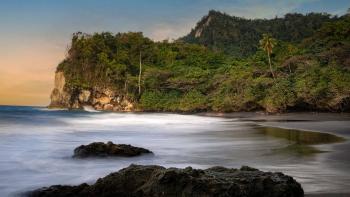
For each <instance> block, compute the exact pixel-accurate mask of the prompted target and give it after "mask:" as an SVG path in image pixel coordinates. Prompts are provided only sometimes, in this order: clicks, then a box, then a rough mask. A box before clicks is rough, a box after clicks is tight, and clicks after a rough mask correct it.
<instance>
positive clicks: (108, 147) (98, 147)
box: [73, 142, 152, 158]
mask: <svg viewBox="0 0 350 197" xmlns="http://www.w3.org/2000/svg"><path fill="white" fill-rule="evenodd" d="M144 153H152V152H151V151H150V150H147V149H144V148H139V147H134V146H131V145H127V144H113V142H107V144H105V143H103V142H93V143H91V144H88V145H81V146H79V147H77V148H76V149H74V155H73V157H79V158H85V157H107V156H122V157H133V156H139V155H141V154H144Z"/></svg>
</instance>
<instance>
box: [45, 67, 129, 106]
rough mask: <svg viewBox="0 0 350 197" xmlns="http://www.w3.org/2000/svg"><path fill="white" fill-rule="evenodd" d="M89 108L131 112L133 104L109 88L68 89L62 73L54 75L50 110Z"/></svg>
mask: <svg viewBox="0 0 350 197" xmlns="http://www.w3.org/2000/svg"><path fill="white" fill-rule="evenodd" d="M84 106H91V107H93V108H94V109H96V110H108V111H133V110H135V107H134V103H133V102H131V101H130V100H128V99H127V98H126V97H125V96H124V95H122V94H119V93H118V92H116V91H114V90H112V89H111V88H101V87H93V88H90V89H82V88H70V87H68V85H67V83H66V78H65V76H64V73H63V72H61V71H59V72H56V74H55V86H54V89H53V91H52V93H51V103H50V105H49V107H50V108H68V109H82V108H83V107H84Z"/></svg>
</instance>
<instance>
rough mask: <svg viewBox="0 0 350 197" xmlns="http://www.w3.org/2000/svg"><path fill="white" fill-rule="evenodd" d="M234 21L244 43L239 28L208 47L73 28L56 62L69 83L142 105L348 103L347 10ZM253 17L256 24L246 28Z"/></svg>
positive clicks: (283, 107)
mask: <svg viewBox="0 0 350 197" xmlns="http://www.w3.org/2000/svg"><path fill="white" fill-rule="evenodd" d="M214 14H217V13H214ZM220 17H226V15H224V14H220ZM232 21H235V25H236V26H237V27H239V28H238V29H240V32H243V31H246V32H247V34H249V36H248V37H250V36H253V37H252V38H253V39H251V40H249V43H246V44H247V46H243V45H245V44H244V42H246V41H247V40H246V38H245V37H244V36H243V37H242V36H238V37H237V39H239V40H238V41H237V42H239V44H237V45H236V44H234V43H235V42H233V44H232V43H231V44H230V46H228V45H225V46H224V45H220V44H219V43H222V42H225V41H226V38H225V39H221V38H218V37H213V39H214V41H215V42H216V45H215V47H217V50H216V49H214V50H213V47H214V45H211V46H209V47H206V46H203V45H198V44H190V43H187V42H184V40H185V41H186V40H187V39H181V40H178V41H175V42H168V41H163V42H154V41H152V40H150V39H148V38H146V37H144V36H143V35H142V33H138V32H136V33H134V32H129V33H118V34H116V35H114V34H112V33H108V32H105V33H96V34H93V35H88V34H83V33H80V32H78V33H75V34H74V35H73V38H72V43H71V46H70V49H69V51H68V55H67V57H66V58H65V60H64V61H63V62H62V63H61V64H60V65H59V66H58V68H57V70H58V71H64V73H65V76H66V78H67V87H68V88H70V89H73V90H74V89H77V90H79V89H92V88H96V87H109V88H112V89H114V90H115V91H118V92H120V93H122V94H124V95H125V96H127V97H128V98H130V99H131V100H132V101H134V102H135V103H136V104H137V106H138V108H139V109H141V110H146V111H188V112H194V111H222V112H231V111H251V110H267V111H269V112H283V111H287V110H318V111H349V110H350V39H349V35H350V32H349V31H350V30H349V27H350V19H349V16H343V17H339V18H336V19H334V18H331V17H330V16H329V15H325V14H308V15H306V16H305V15H299V14H288V15H286V16H285V17H284V18H283V19H280V18H276V19H271V20H249V21H248V22H247V20H245V19H240V18H234V19H232ZM214 23H215V24H214ZM216 23H218V24H216ZM258 23H259V24H260V23H261V28H260V27H259V31H251V30H250V29H249V28H251V27H253V25H251V24H258ZM210 24H211V25H214V26H215V25H218V26H220V24H221V23H220V22H216V21H215V20H214V19H212V21H211V22H210ZM282 24H284V25H285V28H282V26H283V25H282ZM287 24H288V25H287ZM300 24H303V25H300ZM307 27H308V28H309V29H305V28H307ZM245 28H248V29H245ZM279 28H280V29H279ZM221 30H222V31H218V34H219V32H221V33H222V32H224V31H226V29H221ZM252 32H253V33H252ZM271 32H272V33H271ZM236 33H237V32H236ZM236 33H235V32H232V34H236ZM250 33H252V34H251V35H250ZM264 33H267V34H264ZM268 33H271V34H268ZM220 35H221V36H224V35H225V34H224V33H222V34H220ZM260 39H261V42H260V43H259V40H260ZM250 42H252V43H254V45H253V44H252V43H250ZM259 44H260V46H261V47H259ZM215 47H214V48H215ZM245 47H248V48H245ZM228 49H230V50H232V51H233V52H232V53H227V50H228ZM236 49H239V50H236ZM246 49H248V50H246ZM246 52H247V53H246ZM140 53H141V54H142V56H141V62H142V70H141V71H142V72H140ZM237 53H240V54H239V55H232V54H237ZM248 54H249V55H248ZM243 57H244V58H243ZM140 73H141V77H140V85H141V93H140V94H139V74H140Z"/></svg>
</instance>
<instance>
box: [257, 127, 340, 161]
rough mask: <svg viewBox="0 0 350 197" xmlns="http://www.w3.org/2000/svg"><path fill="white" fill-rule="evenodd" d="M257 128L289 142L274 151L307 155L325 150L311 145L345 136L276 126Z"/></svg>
mask: <svg viewBox="0 0 350 197" xmlns="http://www.w3.org/2000/svg"><path fill="white" fill-rule="evenodd" d="M257 129H258V132H259V133H262V134H264V135H267V136H272V137H276V138H283V139H286V140H287V141H288V142H289V143H288V145H287V146H285V147H283V148H279V149H275V150H274V152H275V153H285V154H298V155H300V156H308V155H312V154H315V153H322V152H326V151H323V150H320V149H318V148H317V147H315V146H312V145H319V144H330V143H339V142H344V141H345V138H342V137H339V136H336V135H333V134H329V133H321V132H314V131H302V130H294V129H283V128H276V127H259V128H257Z"/></svg>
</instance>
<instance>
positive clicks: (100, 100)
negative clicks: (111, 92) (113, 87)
mask: <svg viewBox="0 0 350 197" xmlns="http://www.w3.org/2000/svg"><path fill="white" fill-rule="evenodd" d="M95 102H96V103H100V104H101V105H105V104H108V103H110V102H111V98H109V97H108V96H102V97H100V98H97V99H96V101H95Z"/></svg>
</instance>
